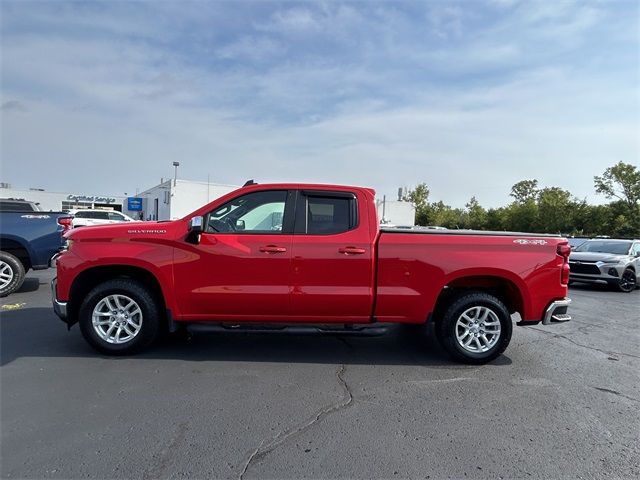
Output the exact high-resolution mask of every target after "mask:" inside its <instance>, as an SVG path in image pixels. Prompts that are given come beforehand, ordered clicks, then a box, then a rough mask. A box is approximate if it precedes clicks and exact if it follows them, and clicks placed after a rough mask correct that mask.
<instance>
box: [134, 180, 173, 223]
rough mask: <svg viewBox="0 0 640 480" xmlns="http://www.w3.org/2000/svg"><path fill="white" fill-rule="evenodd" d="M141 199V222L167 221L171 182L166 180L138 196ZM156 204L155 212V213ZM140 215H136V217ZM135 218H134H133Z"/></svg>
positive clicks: (168, 217)
mask: <svg viewBox="0 0 640 480" xmlns="http://www.w3.org/2000/svg"><path fill="white" fill-rule="evenodd" d="M138 198H142V220H169V219H170V217H171V215H170V213H171V212H170V206H171V181H169V180H167V181H166V182H162V183H160V184H159V185H156V186H155V187H151V188H150V189H148V190H145V191H144V192H141V193H139V194H138ZM156 202H157V207H158V208H157V212H156ZM139 216H140V214H138V217H139ZM134 218H136V217H134Z"/></svg>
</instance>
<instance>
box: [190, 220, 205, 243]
mask: <svg viewBox="0 0 640 480" xmlns="http://www.w3.org/2000/svg"><path fill="white" fill-rule="evenodd" d="M203 230H204V219H203V218H202V217H193V218H191V219H189V225H188V226H187V232H188V233H187V242H189V243H194V244H196V245H197V244H199V243H200V234H201V233H202V231H203Z"/></svg>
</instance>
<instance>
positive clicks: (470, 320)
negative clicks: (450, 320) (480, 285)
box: [456, 306, 501, 353]
mask: <svg viewBox="0 0 640 480" xmlns="http://www.w3.org/2000/svg"><path fill="white" fill-rule="evenodd" d="M500 332H501V326H500V319H499V318H498V315H497V314H496V313H495V312H494V311H493V310H491V309H490V308H488V307H483V306H476V307H471V308H469V309H467V310H465V311H464V312H463V313H462V315H460V317H458V321H457V322H456V340H457V341H458V344H459V345H460V346H461V347H462V348H464V349H465V350H466V351H468V352H471V353H484V352H487V351H489V350H491V349H492V348H493V347H494V346H495V345H496V343H498V340H499V339H500Z"/></svg>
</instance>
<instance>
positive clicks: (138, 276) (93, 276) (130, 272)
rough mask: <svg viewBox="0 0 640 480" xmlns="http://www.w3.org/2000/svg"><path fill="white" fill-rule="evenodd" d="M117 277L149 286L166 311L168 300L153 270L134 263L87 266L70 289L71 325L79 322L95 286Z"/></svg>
mask: <svg viewBox="0 0 640 480" xmlns="http://www.w3.org/2000/svg"><path fill="white" fill-rule="evenodd" d="M116 278H124V279H127V278H128V279H133V280H137V281H139V282H141V283H143V284H144V285H146V286H148V287H149V289H150V291H151V293H152V294H153V296H154V297H155V298H156V300H157V301H158V302H159V307H160V310H161V312H166V302H165V298H164V295H163V291H162V287H161V284H160V281H159V280H158V278H157V277H156V275H155V274H154V273H153V272H151V271H150V270H148V269H145V268H143V267H139V266H133V265H119V264H114V265H101V266H95V267H90V268H87V269H85V270H83V271H82V272H80V273H79V274H78V275H77V276H76V277H75V278H74V280H73V283H72V284H71V287H70V290H69V301H68V305H67V312H68V322H67V323H68V324H69V325H70V326H71V325H73V324H74V323H77V322H78V313H79V310H80V306H81V304H82V300H83V299H84V298H85V297H86V295H87V294H88V293H89V292H90V291H91V290H92V289H93V288H94V287H96V286H97V285H99V284H101V283H104V282H106V281H108V280H113V279H116ZM165 321H166V319H165Z"/></svg>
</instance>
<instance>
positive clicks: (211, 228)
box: [206, 190, 287, 233]
mask: <svg viewBox="0 0 640 480" xmlns="http://www.w3.org/2000/svg"><path fill="white" fill-rule="evenodd" d="M286 202H287V191H286V190H273V191H267V192H255V193H249V194H247V195H243V196H241V197H238V198H234V199H233V200H231V201H229V202H227V203H225V204H224V205H222V206H221V207H220V208H218V209H216V210H214V211H213V212H211V213H209V215H208V216H207V228H206V232H208V233H230V232H237V233H242V232H247V233H248V232H252V233H281V232H282V222H283V219H284V207H285V204H286Z"/></svg>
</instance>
